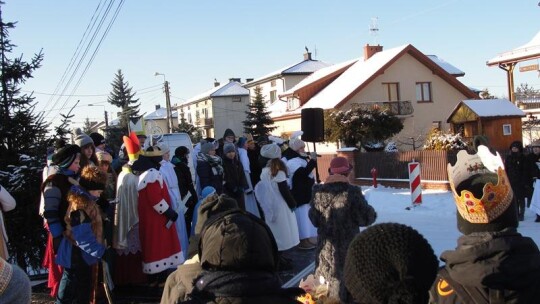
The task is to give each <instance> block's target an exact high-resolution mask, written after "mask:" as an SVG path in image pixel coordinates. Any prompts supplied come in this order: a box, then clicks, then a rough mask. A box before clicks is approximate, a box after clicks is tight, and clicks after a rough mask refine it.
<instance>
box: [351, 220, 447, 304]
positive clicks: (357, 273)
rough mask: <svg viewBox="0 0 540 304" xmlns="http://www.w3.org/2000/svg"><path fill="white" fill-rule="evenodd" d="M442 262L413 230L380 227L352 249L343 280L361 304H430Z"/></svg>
mask: <svg viewBox="0 0 540 304" xmlns="http://www.w3.org/2000/svg"><path fill="white" fill-rule="evenodd" d="M438 267H439V261H438V259H437V257H436V256H435V253H434V252H433V249H432V248H431V246H430V245H429V243H428V241H427V240H426V239H425V238H424V237H423V236H422V235H421V234H420V233H418V231H416V230H414V229H413V228H411V227H409V226H406V225H403V224H397V223H383V224H377V225H374V226H371V227H369V228H367V229H366V230H364V231H362V232H361V233H360V234H358V235H357V236H356V237H355V238H354V240H353V241H352V242H351V244H350V245H349V249H348V250H347V257H346V258H345V266H344V274H343V279H344V282H345V286H346V287H347V290H348V291H349V292H350V293H351V295H352V296H353V297H354V299H355V300H356V301H357V302H359V303H371V304H376V303H381V304H382V303H410V304H416V303H427V302H428V299H429V289H430V288H431V285H432V284H433V281H434V280H435V277H436V275H437V271H438Z"/></svg>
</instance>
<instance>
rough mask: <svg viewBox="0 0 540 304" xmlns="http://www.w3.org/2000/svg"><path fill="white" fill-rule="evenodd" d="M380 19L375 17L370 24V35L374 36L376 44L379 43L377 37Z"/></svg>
mask: <svg viewBox="0 0 540 304" xmlns="http://www.w3.org/2000/svg"><path fill="white" fill-rule="evenodd" d="M378 23H379V18H378V17H373V18H371V23H370V24H369V33H370V34H371V36H373V37H374V38H373V39H374V40H375V41H374V43H377V35H379V24H378Z"/></svg>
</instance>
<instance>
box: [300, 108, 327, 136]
mask: <svg viewBox="0 0 540 304" xmlns="http://www.w3.org/2000/svg"><path fill="white" fill-rule="evenodd" d="M302 131H303V132H304V134H302V140H303V141H307V142H323V141H324V112H323V109H321V108H307V109H302Z"/></svg>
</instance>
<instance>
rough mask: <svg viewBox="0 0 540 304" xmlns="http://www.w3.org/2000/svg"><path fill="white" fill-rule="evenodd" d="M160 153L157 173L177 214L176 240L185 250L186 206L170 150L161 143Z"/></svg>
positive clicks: (185, 254) (186, 233) (186, 239)
mask: <svg viewBox="0 0 540 304" xmlns="http://www.w3.org/2000/svg"><path fill="white" fill-rule="evenodd" d="M158 146H159V148H160V149H161V152H162V153H163V160H162V161H161V162H160V165H161V166H160V167H159V172H160V173H161V175H162V176H163V180H164V181H165V183H166V184H167V190H168V191H169V196H170V198H171V207H172V208H173V210H175V211H176V212H178V214H179V216H178V219H177V220H176V221H175V222H174V224H175V225H176V232H177V233H178V240H179V241H180V247H182V248H187V247H188V244H189V239H188V232H187V230H186V219H185V218H184V216H182V215H183V214H184V213H185V212H186V206H185V205H184V203H183V202H182V199H181V197H180V188H179V186H178V176H177V175H176V171H175V170H174V165H173V163H172V162H171V160H170V159H171V149H170V148H169V146H168V145H167V144H165V143H163V142H160V143H158ZM182 253H183V254H184V259H185V258H187V251H186V250H183V251H182Z"/></svg>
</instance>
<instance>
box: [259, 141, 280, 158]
mask: <svg viewBox="0 0 540 304" xmlns="http://www.w3.org/2000/svg"><path fill="white" fill-rule="evenodd" d="M261 156H262V157H266V158H269V159H273V158H281V148H280V147H279V146H278V145H276V144H268V145H264V146H262V148H261Z"/></svg>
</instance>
